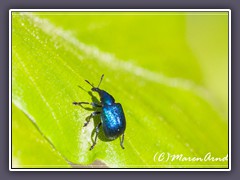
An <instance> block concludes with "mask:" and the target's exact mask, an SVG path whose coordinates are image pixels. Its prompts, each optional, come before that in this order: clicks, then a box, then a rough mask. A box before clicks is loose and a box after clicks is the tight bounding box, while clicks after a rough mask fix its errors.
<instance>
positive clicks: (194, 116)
mask: <svg viewBox="0 0 240 180" xmlns="http://www.w3.org/2000/svg"><path fill="white" fill-rule="evenodd" d="M103 73H104V74H105V79H104V80H103V83H102V85H101V88H103V89H105V90H106V91H108V92H109V93H111V94H112V95H113V96H114V97H115V99H116V101H117V102H120V103H121V104H122V105H123V107H124V110H125V115H126V119H127V129H126V138H125V146H126V149H125V150H124V151H123V150H122V149H121V148H120V145H119V140H118V139H117V140H115V141H112V142H105V141H104V138H101V137H100V138H99V140H98V144H97V145H96V147H95V148H94V150H93V151H89V148H90V146H91V143H92V141H91V135H93V128H94V126H96V124H97V122H98V121H99V118H95V119H94V123H90V124H89V126H88V127H86V128H82V126H83V124H84V121H85V118H86V116H88V115H89V114H90V113H91V111H88V110H85V109H83V108H81V107H76V106H72V104H71V103H72V102H73V101H89V102H90V101H92V99H91V96H90V95H89V93H87V92H86V91H89V90H90V87H89V85H87V84H86V83H85V82H84V80H85V79H88V80H89V81H90V82H93V83H94V84H97V83H98V81H99V78H100V76H101V74H103ZM78 86H81V88H83V89H85V90H86V91H84V90H82V89H81V88H79V87H78ZM94 95H95V94H94ZM96 97H98V96H97V95H96ZM12 103H13V104H12V149H13V151H12V160H13V167H28V168H29V167H30V168H31V167H33V168H34V167H62V168H65V167H67V168H70V167H74V165H80V167H81V165H89V164H92V163H93V162H94V161H96V160H99V162H101V163H100V165H99V164H97V165H94V164H93V165H91V166H90V167H101V165H102V166H103V167H106V166H107V167H130V168H131V167H151V168H155V167H157V168H161V167H164V168H166V167H167V168H172V167H175V168H189V167H192V168H199V167H203V168H211V167H215V168H216V167H217V168H226V167H227V164H228V162H220V161H217V162H178V161H173V162H169V161H168V162H154V161H153V156H154V154H155V153H156V152H169V153H171V154H184V155H185V156H191V157H195V156H196V157H204V155H205V154H206V153H208V152H211V153H212V155H213V156H215V157H225V156H226V154H227V153H228V13H227V12H33V13H30V12H13V14H12ZM23 139H24V142H23Z"/></svg>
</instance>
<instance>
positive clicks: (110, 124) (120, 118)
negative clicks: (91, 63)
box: [73, 74, 126, 150]
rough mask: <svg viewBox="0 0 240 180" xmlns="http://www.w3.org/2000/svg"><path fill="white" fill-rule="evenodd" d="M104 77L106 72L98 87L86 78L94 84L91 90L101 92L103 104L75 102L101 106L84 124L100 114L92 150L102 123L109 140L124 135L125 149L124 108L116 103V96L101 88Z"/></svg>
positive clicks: (75, 103)
mask: <svg viewBox="0 0 240 180" xmlns="http://www.w3.org/2000/svg"><path fill="white" fill-rule="evenodd" d="M103 77H104V74H103V75H102V76H101V79H100V82H99V84H98V86H97V87H94V85H93V84H91V83H90V82H89V81H88V80H85V81H86V82H87V83H88V84H90V85H91V86H92V89H91V90H92V91H95V92H97V93H98V94H99V96H100V101H101V104H97V103H94V102H92V103H89V102H73V104H74V105H80V106H81V105H82V104H90V105H92V106H93V107H100V108H101V111H94V112H92V113H91V115H90V116H89V117H88V118H87V120H86V123H85V124H84V127H86V126H87V125H88V123H89V122H90V120H91V118H93V117H94V116H96V115H99V114H100V117H101V122H100V123H99V124H98V125H97V126H96V129H95V132H96V136H95V139H94V142H93V144H92V146H91V148H90V150H92V149H93V148H94V146H95V145H96V142H97V137H98V133H99V128H100V126H101V125H102V127H103V132H104V134H105V136H106V137H107V138H108V139H109V140H114V139H116V138H118V137H120V136H121V135H122V137H121V141H120V145H121V147H122V149H124V146H123V141H124V131H125V129H126V119H125V115H124V112H123V108H122V105H121V104H120V103H115V100H114V98H113V97H112V96H111V95H110V94H109V93H107V92H106V91H104V90H102V89H100V88H99V86H100V84H101V82H102V79H103Z"/></svg>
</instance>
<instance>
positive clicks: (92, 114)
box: [83, 111, 101, 127]
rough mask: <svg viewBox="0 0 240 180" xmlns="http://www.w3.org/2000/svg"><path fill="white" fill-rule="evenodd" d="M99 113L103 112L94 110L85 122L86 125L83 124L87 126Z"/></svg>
mask: <svg viewBox="0 0 240 180" xmlns="http://www.w3.org/2000/svg"><path fill="white" fill-rule="evenodd" d="M98 114H101V112H99V111H94V112H92V113H91V114H90V116H89V117H88V118H87V120H86V121H87V122H85V123H84V125H83V127H86V126H87V125H88V123H89V122H90V120H91V119H92V118H93V117H94V116H96V115H98Z"/></svg>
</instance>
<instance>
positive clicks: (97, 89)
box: [85, 74, 104, 92]
mask: <svg viewBox="0 0 240 180" xmlns="http://www.w3.org/2000/svg"><path fill="white" fill-rule="evenodd" d="M103 76H104V74H103V75H102V76H101V79H100V82H99V84H98V86H97V87H94V85H93V84H91V83H90V82H89V81H88V80H85V81H86V82H87V83H88V84H90V85H91V86H92V89H91V90H92V91H96V92H100V91H101V90H100V89H99V86H100V84H101V82H102V79H103Z"/></svg>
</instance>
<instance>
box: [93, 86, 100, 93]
mask: <svg viewBox="0 0 240 180" xmlns="http://www.w3.org/2000/svg"><path fill="white" fill-rule="evenodd" d="M91 90H92V91H96V92H99V91H100V89H99V88H97V87H93V88H92V89H91Z"/></svg>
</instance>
